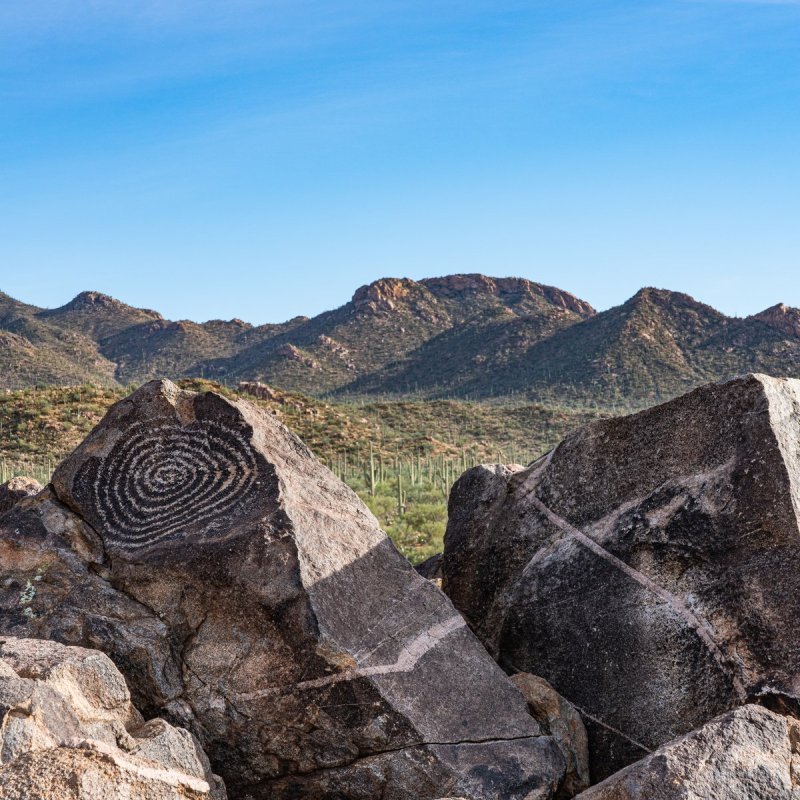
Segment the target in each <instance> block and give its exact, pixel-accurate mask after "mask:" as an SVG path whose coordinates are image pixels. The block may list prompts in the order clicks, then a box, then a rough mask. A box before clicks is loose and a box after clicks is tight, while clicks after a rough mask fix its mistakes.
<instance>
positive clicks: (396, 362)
mask: <svg viewBox="0 0 800 800" xmlns="http://www.w3.org/2000/svg"><path fill="white" fill-rule="evenodd" d="M748 371H763V372H768V373H770V374H773V375H786V376H793V377H798V376H800V310H798V309H795V308H790V307H787V306H784V305H776V306H773V307H772V308H769V309H767V310H766V311H763V312H761V313H759V314H755V315H753V316H750V317H746V318H738V317H728V316H726V315H724V314H722V313H721V312H719V311H717V310H715V309H713V308H711V307H710V306H707V305H704V304H703V303H699V302H697V301H696V300H694V299H693V298H691V297H689V296H688V295H686V294H681V293H677V292H670V291H666V290H662V289H653V288H645V289H642V290H641V291H639V292H638V293H637V294H636V295H634V296H633V297H632V298H631V299H630V300H628V301H627V302H626V303H624V304H622V305H621V306H617V307H614V308H611V309H609V310H607V311H602V312H596V311H595V310H594V309H593V308H592V307H591V305H589V303H587V302H585V301H583V300H580V299H579V298H577V297H575V296H574V295H572V294H570V293H568V292H565V291H562V290H561V289H557V288H555V287H552V286H544V285H542V284H538V283H534V282H532V281H528V280H525V279H522V278H490V277H486V276H483V275H449V276H446V277H442V278H430V279H426V280H421V281H413V280H410V279H407V278H400V279H398V278H384V279H381V280H378V281H375V282H374V283H371V284H369V285H368V286H363V287H361V288H360V289H358V290H357V291H356V292H355V294H354V295H353V298H352V299H351V300H350V302H348V303H346V304H345V305H343V306H341V307H340V308H337V309H335V310H332V311H327V312H324V313H322V314H319V315H318V316H315V317H311V318H309V317H296V318H294V319H291V320H289V321H288V322H284V323H281V324H275V325H261V326H253V325H250V324H248V323H245V322H243V321H241V320H238V319H233V320H228V321H223V320H211V321H209V322H204V323H195V322H190V321H186V320H181V321H175V322H173V321H170V320H166V319H164V318H163V317H162V316H161V315H160V314H159V313H157V312H155V311H151V310H149V309H141V308H134V307H132V306H128V305H125V304H124V303H121V302H120V301H118V300H115V299H114V298H111V297H108V296H107V295H104V294H100V293H97V292H82V293H81V294H79V295H78V296H77V297H75V298H74V299H73V300H71V301H70V302H69V303H67V304H66V305H64V306H62V307H60V308H55V309H43V308H38V307H36V306H32V305H28V304H25V303H22V302H20V301H17V300H15V299H13V298H11V297H9V296H8V295H5V294H3V293H1V292H0V387H3V388H21V387H27V386H35V385H41V384H47V385H54V384H55V385H67V384H80V383H85V382H92V383H96V384H100V385H131V384H139V383H141V382H143V381H145V380H148V379H150V378H153V377H157V376H158V377H160V376H168V377H172V378H180V377H202V378H209V379H212V380H216V381H220V382H225V383H236V382H239V381H262V382H266V383H269V384H272V385H275V386H278V387H281V388H283V389H287V390H292V391H300V392H304V393H307V394H311V395H317V396H319V395H330V396H339V397H352V396H366V395H371V396H375V395H378V396H385V397H398V396H413V397H419V398H438V397H462V398H471V399H488V398H509V397H519V398H520V399H522V398H525V399H533V400H542V399H543V400H547V401H549V402H561V403H566V404H575V403H578V404H585V403H592V404H595V405H599V406H603V407H607V406H616V405H619V404H622V405H626V406H631V405H633V406H637V405H647V404H650V403H652V402H655V401H660V400H664V399H667V398H669V397H672V396H675V395H676V394H679V393H681V392H683V391H685V390H686V389H688V388H691V387H693V386H695V385H697V384H699V383H704V382H708V381H710V380H717V379H723V378H726V377H730V376H731V375H734V374H738V373H741V372H748Z"/></svg>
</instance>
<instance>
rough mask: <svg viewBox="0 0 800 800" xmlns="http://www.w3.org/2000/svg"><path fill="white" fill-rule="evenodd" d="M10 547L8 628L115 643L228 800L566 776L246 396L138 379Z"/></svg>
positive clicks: (339, 498)
mask: <svg viewBox="0 0 800 800" xmlns="http://www.w3.org/2000/svg"><path fill="white" fill-rule="evenodd" d="M186 465H188V466H186ZM198 487H199V488H198ZM209 498H210V499H209ZM167 510H169V513H166V512H167ZM176 520H180V524H175V521H176ZM0 556H2V560H3V563H4V564H7V565H8V570H7V574H8V577H7V579H6V582H5V585H4V587H3V590H2V595H0V598H1V600H0V631H5V632H9V633H16V634H17V635H30V636H36V637H41V638H54V639H59V640H61V641H64V642H68V643H71V644H81V645H85V646H91V647H95V648H97V649H100V650H102V651H104V652H106V653H108V654H109V655H110V656H111V658H112V659H113V660H114V662H115V663H116V664H117V665H118V666H119V668H120V669H121V671H122V672H123V674H124V675H125V676H126V678H127V680H128V682H129V685H130V687H131V691H132V693H133V696H134V699H135V701H136V703H137V705H139V706H140V708H142V710H143V711H144V713H146V714H148V715H152V714H162V715H165V716H166V717H167V718H168V719H169V720H170V721H172V722H174V723H176V724H180V725H183V726H185V727H187V728H188V729H189V730H191V731H192V732H193V733H194V734H195V735H196V736H197V737H198V738H199V740H200V741H201V743H202V744H203V746H204V748H205V749H206V751H207V752H208V753H209V757H210V758H211V761H212V764H213V765H214V769H215V770H216V771H217V772H219V773H220V774H221V775H222V776H223V778H224V779H225V781H226V785H227V786H228V791H229V793H230V796H231V797H232V798H233V799H234V800H235V799H236V798H239V797H241V798H244V797H254V798H259V797H270V798H276V799H278V800H280V798H299V797H314V798H326V797H330V798H333V797H337V798H354V799H355V798H364V800H366V799H367V798H372V797H375V796H381V794H384V795H385V796H387V797H392V798H398V800H399V799H400V798H406V797H408V798H412V797H414V798H420V799H422V798H438V797H442V796H446V795H453V796H463V797H466V798H475V799H476V800H478V799H482V798H501V797H502V798H504V799H505V798H508V800H513V798H523V797H528V798H531V799H533V798H549V797H551V796H552V795H553V793H554V792H555V791H556V790H557V788H558V785H559V784H560V782H561V780H562V779H563V777H564V771H565V764H564V759H563V757H562V755H561V753H560V751H559V749H558V747H557V746H556V744H555V742H554V741H553V740H552V738H550V737H548V736H544V735H542V733H541V730H540V728H539V726H538V725H537V723H536V722H535V721H534V720H533V719H532V718H531V717H530V715H529V714H528V713H527V709H526V704H525V702H524V700H523V698H522V697H521V695H520V694H519V692H518V691H517V690H516V689H515V688H514V687H513V686H512V685H511V683H510V682H509V681H508V680H507V679H506V677H505V676H504V675H503V673H502V671H501V670H499V669H498V667H497V666H496V664H495V663H494V662H493V661H492V659H491V658H490V657H489V656H488V654H486V652H485V651H484V649H483V648H482V647H481V645H480V644H479V642H478V641H477V640H476V639H475V637H474V636H473V635H472V634H471V632H470V631H469V630H468V629H467V628H466V626H465V625H464V623H463V620H462V619H461V617H460V616H459V615H458V614H457V613H456V612H455V610H454V609H453V607H452V605H451V604H450V602H449V601H448V600H447V598H446V597H445V596H444V595H443V594H442V593H441V592H440V591H439V590H438V589H437V588H436V587H435V586H433V585H431V584H430V582H428V581H425V580H424V579H423V578H421V577H420V576H418V575H417V574H416V573H415V572H414V570H413V568H412V567H411V566H410V565H409V564H408V562H407V561H406V560H405V559H403V558H402V557H401V556H400V555H399V554H398V553H397V552H396V550H395V549H394V547H393V545H392V544H391V543H390V542H389V540H388V539H387V538H386V537H385V535H384V534H383V533H382V532H381V531H380V529H379V526H378V523H377V521H376V520H375V519H374V517H373V516H372V515H371V514H370V512H369V511H368V509H367V508H366V507H365V506H364V505H363V503H361V501H360V500H359V499H358V498H357V497H356V495H355V494H354V493H353V492H352V491H350V490H349V489H348V488H347V487H346V486H345V485H344V484H342V483H341V482H340V481H339V480H338V479H336V478H335V477H334V476H333V475H332V474H331V473H330V472H329V471H328V470H327V469H325V468H324V467H323V466H322V465H321V464H319V462H317V461H316V460H315V459H314V458H313V456H312V455H311V453H310V451H309V450H308V449H307V448H306V447H305V446H304V445H303V444H302V443H301V442H300V441H299V440H298V439H297V438H296V437H295V436H293V435H292V434H291V433H289V432H288V431H287V430H286V429H285V428H284V427H283V426H282V425H280V423H278V422H277V421H276V420H275V419H274V418H272V417H271V416H270V415H267V414H264V413H263V412H261V411H260V409H258V408H257V407H255V406H252V405H250V404H249V403H246V402H244V401H240V402H236V403H234V402H230V401H228V400H226V399H225V398H223V397H221V396H219V395H217V394H214V393H208V394H200V395H198V394H194V393H190V392H183V391H180V390H178V389H177V387H175V386H174V385H173V384H171V383H169V382H166V381H162V382H152V383H150V384H147V385H146V386H144V387H143V388H142V389H140V390H138V391H137V392H135V393H134V394H133V395H132V396H131V397H129V398H127V399H125V400H123V401H121V402H120V403H118V404H116V405H115V406H114V407H113V408H112V409H111V410H110V411H109V413H108V414H107V416H106V417H105V418H104V420H103V421H102V422H101V423H100V425H99V426H98V427H97V428H96V429H95V430H94V431H93V432H92V433H91V434H90V435H89V437H88V438H87V439H86V441H85V442H84V443H83V444H82V445H81V446H80V447H79V448H78V449H77V450H76V451H75V453H74V454H73V455H72V456H70V457H69V458H68V459H67V460H66V461H65V462H64V463H63V464H62V465H61V466H60V467H59V468H58V470H57V471H56V474H55V475H54V478H53V488H52V490H50V491H47V490H46V491H45V492H43V493H42V494H40V495H39V496H38V497H36V498H33V499H31V500H26V501H22V502H21V503H20V504H18V505H17V506H16V507H15V508H14V509H13V510H12V511H11V512H10V514H8V515H7V516H6V517H5V518H4V519H3V520H2V532H1V533H0Z"/></svg>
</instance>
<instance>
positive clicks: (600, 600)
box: [442, 375, 800, 780]
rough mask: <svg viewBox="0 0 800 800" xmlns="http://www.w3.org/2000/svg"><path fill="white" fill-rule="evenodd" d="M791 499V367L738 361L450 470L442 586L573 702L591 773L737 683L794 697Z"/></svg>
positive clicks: (491, 643) (736, 697) (798, 575)
mask: <svg viewBox="0 0 800 800" xmlns="http://www.w3.org/2000/svg"><path fill="white" fill-rule="evenodd" d="M799 506H800V382H798V381H793V380H776V379H772V378H768V377H765V376H758V375H750V376H746V377H742V378H739V379H736V380H733V381H731V382H729V383H725V384H718V385H713V386H707V387H704V388H701V389H698V390H696V391H694V392H692V393H690V394H688V395H686V396H684V397H682V398H679V399H677V400H674V401H672V402H670V403H667V404H665V405H662V406H659V407H657V408H653V409H651V410H648V411H645V412H642V413H640V414H636V415H633V416H629V417H624V418H617V419H608V420H603V421H599V422H595V423H592V424H590V425H588V426H587V427H585V428H583V429H581V430H579V431H577V432H575V433H573V434H572V435H570V436H568V437H567V438H566V439H565V440H564V441H563V442H562V443H561V444H560V445H559V446H558V447H556V448H555V450H554V451H552V452H551V453H549V454H548V455H547V456H546V457H543V458H542V459H540V460H538V461H537V462H535V463H534V464H532V465H531V466H529V467H528V468H526V469H523V468H521V467H477V468H475V469H472V470H470V471H469V472H467V473H465V475H464V476H462V478H461V479H460V480H459V481H458V482H457V483H456V485H455V486H454V488H453V490H452V493H451V496H450V520H449V524H448V529H447V534H446V537H445V550H444V557H443V560H442V571H443V586H444V590H445V592H446V593H447V594H448V595H449V596H450V598H451V599H452V600H453V602H454V604H455V606H456V607H457V608H458V609H459V610H460V611H462V613H463V614H464V615H465V617H466V618H467V619H468V621H469V623H470V625H471V627H472V629H473V630H474V631H476V632H477V634H478V636H479V637H480V638H481V639H482V641H483V642H484V643H485V644H486V646H487V648H488V649H489V650H490V652H492V654H493V655H494V656H495V657H496V658H497V659H498V661H499V663H500V664H501V665H502V666H504V667H505V668H506V669H507V671H509V672H516V671H523V672H531V673H533V674H536V675H541V676H542V677H544V678H546V679H547V680H548V681H549V682H550V683H551V684H552V685H553V686H554V688H555V689H556V690H557V691H558V692H559V693H560V694H562V695H563V696H564V697H566V698H567V699H568V700H569V701H570V702H572V703H573V704H574V705H575V706H576V707H577V708H578V710H579V711H580V713H581V715H582V716H583V719H584V722H585V724H586V727H587V731H588V734H589V740H590V752H591V768H592V772H593V779H594V780H598V779H601V778H603V777H605V776H607V775H609V774H611V773H612V772H615V771H616V770H617V769H619V768H621V767H623V766H625V765H626V764H629V763H631V762H633V761H636V760H638V759H639V758H642V757H643V756H645V755H647V753H649V752H650V751H652V750H653V749H655V748H657V747H659V746H660V745H661V744H664V743H665V742H668V741H670V740H672V739H674V738H675V737H676V736H679V735H681V734H683V733H686V732H687V731H690V730H693V729H695V728H697V727H699V726H701V725H702V724H703V723H705V722H706V721H708V720H709V719H711V718H713V717H715V716H717V715H718V714H720V713H722V712H725V711H727V710H729V709H731V708H734V707H736V706H738V705H741V704H742V703H744V702H746V701H747V700H748V698H754V697H764V698H767V697H768V696H769V697H772V698H773V699H772V700H771V701H770V702H773V701H775V702H777V700H775V698H783V701H784V702H785V703H788V704H789V706H791V705H792V703H794V702H795V699H796V698H797V697H798V694H799V693H800V570H798V569H797V563H798V559H799V558H800V530H798V516H797V514H798V507H799ZM765 702H766V700H765Z"/></svg>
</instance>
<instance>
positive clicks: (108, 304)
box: [55, 292, 163, 319]
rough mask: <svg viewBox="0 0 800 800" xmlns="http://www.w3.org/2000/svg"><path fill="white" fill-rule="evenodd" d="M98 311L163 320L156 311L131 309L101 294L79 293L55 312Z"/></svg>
mask: <svg viewBox="0 0 800 800" xmlns="http://www.w3.org/2000/svg"><path fill="white" fill-rule="evenodd" d="M99 309H109V310H112V311H129V310H135V311H137V312H138V313H140V314H145V315H147V316H150V317H152V318H153V319H163V317H162V316H161V314H159V313H158V312H157V311H152V310H150V309H148V308H137V309H132V306H129V305H126V304H125V303H123V302H122V301H120V300H117V299H116V298H114V297H111V296H110V295H107V294H103V293H102V292H81V293H80V294H78V295H76V296H75V297H73V298H72V300H70V301H69V303H67V304H66V305H65V306H62V307H61V308H59V309H55V310H56V311H94V310H99Z"/></svg>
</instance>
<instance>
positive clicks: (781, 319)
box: [752, 303, 800, 338]
mask: <svg viewBox="0 0 800 800" xmlns="http://www.w3.org/2000/svg"><path fill="white" fill-rule="evenodd" d="M752 319H756V320H758V321H759V322H763V323H765V324H767V325H769V326H770V327H771V328H775V330H778V331H780V332H781V333H785V334H786V335H787V336H792V337H797V338H800V309H798V308H792V307H791V306H787V305H784V304H783V303H778V305H775V306H772V307H771V308H767V309H765V310H764V311H761V312H759V313H758V314H754V315H753V317H752Z"/></svg>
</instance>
